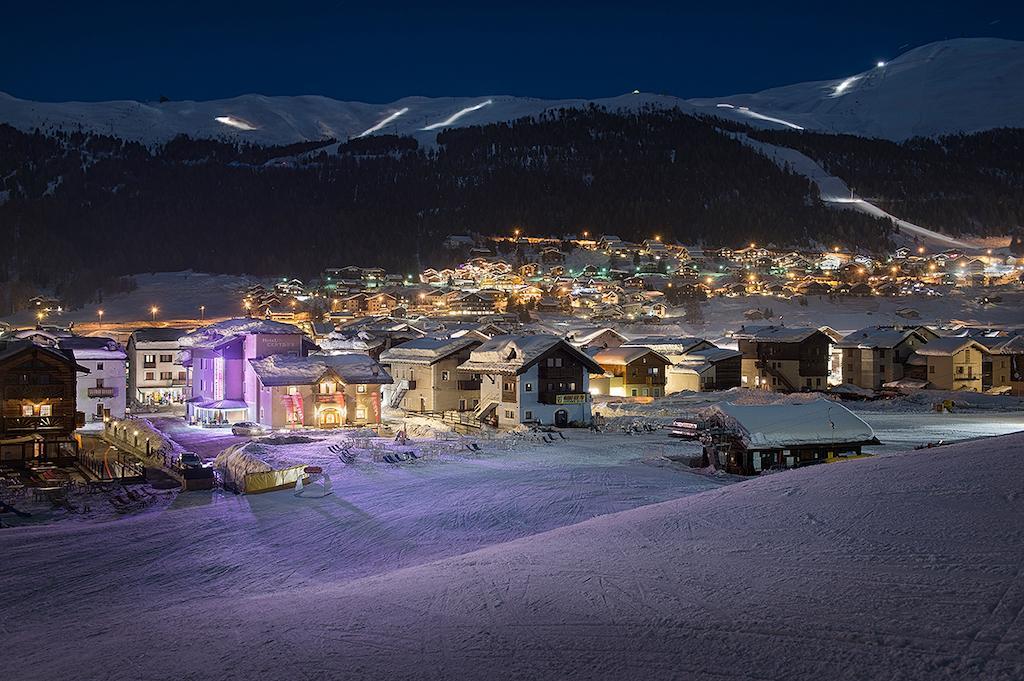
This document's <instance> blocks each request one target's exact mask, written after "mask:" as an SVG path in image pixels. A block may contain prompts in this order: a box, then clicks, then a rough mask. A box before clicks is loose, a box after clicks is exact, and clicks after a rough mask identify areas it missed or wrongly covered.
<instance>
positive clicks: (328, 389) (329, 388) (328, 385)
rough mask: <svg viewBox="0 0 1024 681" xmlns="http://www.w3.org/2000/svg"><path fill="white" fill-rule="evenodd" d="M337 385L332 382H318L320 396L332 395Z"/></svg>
mask: <svg viewBox="0 0 1024 681" xmlns="http://www.w3.org/2000/svg"><path fill="white" fill-rule="evenodd" d="M337 387H338V386H337V384H336V383H335V382H334V381H321V382H320V394H321V395H333V394H334V393H335V391H336V390H337Z"/></svg>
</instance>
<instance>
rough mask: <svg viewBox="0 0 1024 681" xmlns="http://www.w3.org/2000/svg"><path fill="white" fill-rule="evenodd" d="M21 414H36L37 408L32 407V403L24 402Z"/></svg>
mask: <svg viewBox="0 0 1024 681" xmlns="http://www.w3.org/2000/svg"><path fill="white" fill-rule="evenodd" d="M21 415H22V416H35V410H34V409H33V408H32V405H31V404H23V405H21Z"/></svg>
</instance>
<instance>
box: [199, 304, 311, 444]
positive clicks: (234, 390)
mask: <svg viewBox="0 0 1024 681" xmlns="http://www.w3.org/2000/svg"><path fill="white" fill-rule="evenodd" d="M179 343H180V345H181V363H182V366H184V367H185V368H186V370H187V371H188V381H189V382H188V386H187V392H188V398H187V399H186V404H187V412H186V413H187V418H188V421H189V422H190V423H199V424H203V425H227V424H230V423H236V422H238V421H256V420H257V419H258V418H259V412H258V410H257V394H258V392H259V387H258V385H257V382H258V378H257V376H256V373H255V372H254V370H253V368H252V364H251V362H250V360H257V359H263V358H265V357H269V356H270V355H292V356H295V357H305V356H306V355H308V354H309V351H310V350H311V349H313V348H315V347H316V346H314V345H313V344H312V343H310V342H309V341H308V340H307V339H306V337H305V335H304V334H303V333H302V332H301V331H300V330H299V329H298V328H297V327H295V326H292V325H291V324H284V323H282V322H275V321H271V320H263V319H247V318H243V319H227V320H224V321H221V322H217V323H214V324H210V325H209V326H205V327H203V328H200V329H197V330H196V331H193V332H192V333H190V334H188V335H186V336H183V337H182V338H181V339H180V341H179Z"/></svg>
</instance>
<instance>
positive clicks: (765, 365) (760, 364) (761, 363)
mask: <svg viewBox="0 0 1024 681" xmlns="http://www.w3.org/2000/svg"><path fill="white" fill-rule="evenodd" d="M755 366H756V367H757V368H758V369H764V370H765V371H767V372H768V374H769V375H771V376H774V377H775V378H777V379H778V381H779V384H780V385H783V386H785V388H786V390H787V391H789V392H793V393H795V392H799V388H797V387H795V386H794V385H793V384H792V383H790V382H789V379H788V378H786V375H785V374H783V373H782V372H781V371H779V370H778V369H776V368H775V367H773V366H772V365H771V362H769V361H768V358H767V357H766V356H765V355H764V354H762V353H758V354H757V364H756V365H755Z"/></svg>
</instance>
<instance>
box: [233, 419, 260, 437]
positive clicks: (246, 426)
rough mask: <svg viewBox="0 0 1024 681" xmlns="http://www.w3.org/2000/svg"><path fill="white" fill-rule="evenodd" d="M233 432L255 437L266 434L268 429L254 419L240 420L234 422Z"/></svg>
mask: <svg viewBox="0 0 1024 681" xmlns="http://www.w3.org/2000/svg"><path fill="white" fill-rule="evenodd" d="M231 434H232V435H245V436H247V437H255V436H257V435H266V434H267V429H266V428H264V427H263V426H261V425H260V424H258V423H253V422H252V421H239V422H238V423H235V424H232V426H231Z"/></svg>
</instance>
